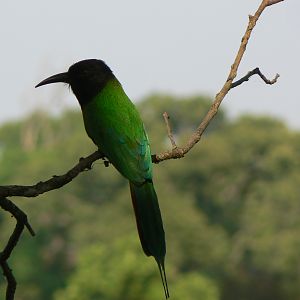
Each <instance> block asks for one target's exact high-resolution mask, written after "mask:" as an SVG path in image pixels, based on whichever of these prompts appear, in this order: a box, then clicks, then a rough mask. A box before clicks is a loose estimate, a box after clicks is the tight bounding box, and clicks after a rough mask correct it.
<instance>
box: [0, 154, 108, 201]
mask: <svg viewBox="0 0 300 300" xmlns="http://www.w3.org/2000/svg"><path fill="white" fill-rule="evenodd" d="M100 158H102V159H104V155H103V153H101V152H100V151H95V152H94V153H92V154H91V155H89V156H87V157H85V158H81V159H80V160H79V163H78V164H76V165H75V166H74V167H73V168H72V169H71V170H69V171H68V172H67V173H65V174H63V175H60V176H56V175H55V176H53V177H52V178H50V179H48V180H46V181H41V182H38V183H37V184H35V185H7V186H0V197H11V196H22V197H36V196H38V195H40V194H43V193H46V192H49V191H51V190H55V189H59V188H61V187H62V186H64V185H66V184H67V183H69V182H71V181H72V180H73V179H74V178H75V177H76V176H78V175H79V174H80V173H81V172H83V171H85V170H88V169H91V166H92V164H93V162H94V161H96V160H98V159H100Z"/></svg>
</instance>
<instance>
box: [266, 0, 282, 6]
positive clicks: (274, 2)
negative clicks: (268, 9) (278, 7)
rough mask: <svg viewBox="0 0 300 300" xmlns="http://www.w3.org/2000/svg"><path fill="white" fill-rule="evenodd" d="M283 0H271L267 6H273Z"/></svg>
mask: <svg viewBox="0 0 300 300" xmlns="http://www.w3.org/2000/svg"><path fill="white" fill-rule="evenodd" d="M282 1H284V0H269V1H268V4H267V6H271V5H273V4H277V3H279V2H282Z"/></svg>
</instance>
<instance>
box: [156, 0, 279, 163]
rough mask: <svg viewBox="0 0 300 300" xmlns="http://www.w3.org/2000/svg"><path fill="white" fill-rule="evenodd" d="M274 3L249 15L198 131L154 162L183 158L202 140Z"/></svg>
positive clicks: (266, 0) (265, 3)
mask: <svg viewBox="0 0 300 300" xmlns="http://www.w3.org/2000/svg"><path fill="white" fill-rule="evenodd" d="M282 1H283V0H282ZM277 2H281V1H278V0H277V1H276V3H277ZM272 4H275V1H272V0H263V1H262V2H261V4H260V5H259V7H258V9H257V11H256V12H255V14H254V16H249V21H248V26H247V29H246V31H245V33H244V36H243V38H242V41H241V44H240V47H239V49H238V52H237V54H236V57H235V59H234V62H233V64H232V65H231V69H230V72H229V74H228V77H227V79H226V81H225V83H224V85H223V87H222V88H221V90H220V91H219V93H217V94H216V96H215V100H214V102H213V103H212V105H211V107H210V109H209V111H208V112H207V114H206V116H205V117H204V118H203V120H202V121H201V123H200V125H199V126H198V128H197V129H196V131H195V132H194V133H193V134H192V136H191V137H190V139H189V140H188V142H187V144H186V145H184V146H183V147H177V148H176V149H172V150H169V151H166V152H163V153H159V154H156V155H155V159H153V161H154V162H156V163H159V162H161V161H163V160H167V159H176V158H181V157H183V156H184V155H185V154H186V153H187V152H189V151H190V150H191V149H192V148H193V147H194V146H195V144H197V143H198V142H199V141H200V139H201V137H202V134H203V133H204V131H205V129H206V128H207V126H208V124H209V123H210V121H211V120H212V119H213V118H214V117H215V115H216V114H217V112H218V109H219V106H220V105H221V103H222V101H223V99H224V98H225V96H226V95H227V93H228V92H229V90H230V89H231V88H232V83H233V80H234V79H235V77H236V75H237V70H238V68H239V65H240V63H241V60H242V58H243V56H244V53H245V51H246V47H247V44H248V41H249V39H250V36H251V33H252V30H253V28H254V27H255V25H256V22H257V21H258V19H259V17H260V15H261V14H262V12H263V11H264V10H265V8H266V7H267V6H270V5H272Z"/></svg>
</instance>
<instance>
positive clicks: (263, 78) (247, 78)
mask: <svg viewBox="0 0 300 300" xmlns="http://www.w3.org/2000/svg"><path fill="white" fill-rule="evenodd" d="M255 74H257V75H258V76H259V77H260V78H261V79H262V80H263V81H264V82H265V83H266V84H274V83H276V82H277V79H278V78H279V77H280V75H279V74H276V75H275V77H274V78H273V79H272V80H269V79H268V78H267V77H266V76H265V75H264V74H262V73H261V71H260V69H259V68H255V69H253V70H252V71H250V72H248V73H247V74H246V75H245V76H244V77H242V78H241V79H239V80H237V81H235V82H233V83H232V84H231V87H230V88H231V89H233V88H235V87H237V86H239V85H241V84H242V83H243V82H245V81H248V80H249V78H250V77H251V76H253V75H255Z"/></svg>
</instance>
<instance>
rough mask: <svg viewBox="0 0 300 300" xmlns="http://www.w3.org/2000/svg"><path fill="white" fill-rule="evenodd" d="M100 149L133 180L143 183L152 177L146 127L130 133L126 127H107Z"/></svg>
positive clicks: (120, 170) (119, 169)
mask: <svg viewBox="0 0 300 300" xmlns="http://www.w3.org/2000/svg"><path fill="white" fill-rule="evenodd" d="M102 134H103V139H102V142H101V144H100V145H99V146H100V149H103V151H104V152H105V154H106V155H107V157H108V159H109V161H110V162H111V163H112V164H113V165H114V166H115V168H116V169H117V170H118V171H119V172H120V173H121V174H122V175H123V176H125V177H126V178H128V179H129V180H130V181H132V182H136V183H142V182H144V181H145V180H147V179H151V178H152V161H151V151H150V146H149V140H148V137H147V134H146V132H145V130H144V127H143V126H142V127H141V128H136V130H135V131H134V134H133V133H132V132H131V135H130V136H129V135H128V132H126V130H124V128H113V127H110V128H106V129H105V130H104V132H103V133H102Z"/></svg>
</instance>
